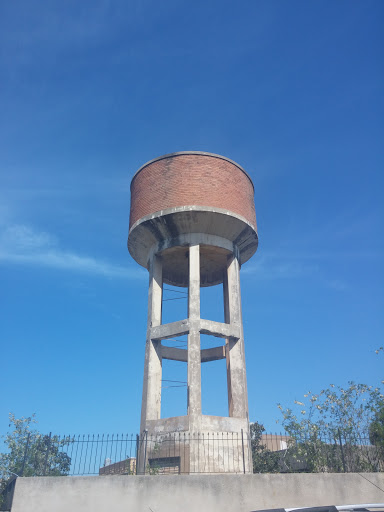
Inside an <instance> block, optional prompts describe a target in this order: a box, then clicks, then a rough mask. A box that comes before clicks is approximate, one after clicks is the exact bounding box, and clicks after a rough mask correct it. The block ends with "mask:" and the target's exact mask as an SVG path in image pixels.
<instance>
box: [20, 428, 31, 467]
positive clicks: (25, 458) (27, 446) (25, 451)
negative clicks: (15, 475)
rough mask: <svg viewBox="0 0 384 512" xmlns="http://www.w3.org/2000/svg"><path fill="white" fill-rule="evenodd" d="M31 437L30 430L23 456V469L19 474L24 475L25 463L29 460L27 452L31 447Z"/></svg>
mask: <svg viewBox="0 0 384 512" xmlns="http://www.w3.org/2000/svg"><path fill="white" fill-rule="evenodd" d="M30 438H31V433H30V432H28V437H27V442H26V444H25V449H24V458H23V464H22V466H21V471H20V475H19V476H23V474H24V468H25V463H26V462H27V454H28V448H29V440H30Z"/></svg>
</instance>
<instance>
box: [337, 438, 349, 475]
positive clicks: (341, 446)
mask: <svg viewBox="0 0 384 512" xmlns="http://www.w3.org/2000/svg"><path fill="white" fill-rule="evenodd" d="M337 432H338V434H339V441H340V449H341V460H342V463H343V469H344V473H346V472H347V470H346V468H345V459H344V449H343V443H342V441H341V433H340V429H339V428H338V429H337Z"/></svg>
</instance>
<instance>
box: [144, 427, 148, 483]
mask: <svg viewBox="0 0 384 512" xmlns="http://www.w3.org/2000/svg"><path fill="white" fill-rule="evenodd" d="M144 442H145V445H144V475H145V470H146V465H147V443H148V430H145V441H144Z"/></svg>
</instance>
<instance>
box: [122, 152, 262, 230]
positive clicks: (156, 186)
mask: <svg viewBox="0 0 384 512" xmlns="http://www.w3.org/2000/svg"><path fill="white" fill-rule="evenodd" d="M253 196H254V191H253V186H252V183H251V181H250V179H249V178H248V176H247V175H246V174H245V173H244V172H243V171H242V170H241V169H239V168H238V167H237V166H236V165H234V164H232V163H231V162H228V161H227V160H222V159H221V158H218V157H213V156H210V155H193V154H191V155H173V156H170V157H167V158H164V159H161V160H156V161H155V162H153V163H150V164H149V165H147V166H146V167H143V168H142V169H141V171H140V172H139V173H138V174H136V176H135V177H134V178H133V180H132V183H131V213H130V222H129V226H130V227H131V226H132V225H133V224H134V223H135V222H136V221H137V220H138V219H141V218H142V217H144V216H146V215H149V214H151V213H155V212H157V211H159V210H164V209H166V208H173V207H176V206H192V205H194V206H211V207H214V208H223V209H225V210H229V211H231V212H234V213H237V214H238V215H241V216H243V217H245V218H246V219H247V220H248V222H250V223H251V224H252V225H253V226H254V227H256V215H255V205H254V198H253Z"/></svg>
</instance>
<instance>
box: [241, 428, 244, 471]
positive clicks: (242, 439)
mask: <svg viewBox="0 0 384 512" xmlns="http://www.w3.org/2000/svg"><path fill="white" fill-rule="evenodd" d="M241 448H242V451H243V473H244V475H245V455H244V433H243V429H241Z"/></svg>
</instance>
